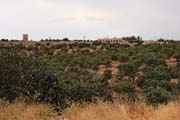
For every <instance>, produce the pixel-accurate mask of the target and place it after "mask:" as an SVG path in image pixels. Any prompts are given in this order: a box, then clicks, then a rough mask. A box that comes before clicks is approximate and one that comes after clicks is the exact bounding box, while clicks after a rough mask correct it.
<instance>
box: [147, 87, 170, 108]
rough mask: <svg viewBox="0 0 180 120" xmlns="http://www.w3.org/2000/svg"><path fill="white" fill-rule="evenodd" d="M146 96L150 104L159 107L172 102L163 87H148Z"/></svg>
mask: <svg viewBox="0 0 180 120" xmlns="http://www.w3.org/2000/svg"><path fill="white" fill-rule="evenodd" d="M144 94H145V96H146V99H147V101H148V103H150V104H152V105H155V106H157V105H158V104H161V103H163V104H167V103H168V101H169V100H170V95H169V93H168V91H166V90H164V89H163V88H161V87H157V88H154V87H148V88H147V89H145V90H144Z"/></svg>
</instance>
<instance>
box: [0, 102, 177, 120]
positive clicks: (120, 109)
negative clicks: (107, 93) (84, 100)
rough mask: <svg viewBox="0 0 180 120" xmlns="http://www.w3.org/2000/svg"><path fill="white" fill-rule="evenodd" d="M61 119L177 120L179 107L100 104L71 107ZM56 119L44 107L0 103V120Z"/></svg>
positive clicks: (54, 115) (51, 111) (21, 103)
mask: <svg viewBox="0 0 180 120" xmlns="http://www.w3.org/2000/svg"><path fill="white" fill-rule="evenodd" d="M63 116H64V117H65V118H67V119H66V120H180V103H169V104H168V105H161V106H159V107H158V108H156V109H155V108H153V107H150V106H147V105H145V104H137V105H130V104H129V105H128V104H118V103H115V104H111V103H104V102H99V103H98V104H87V105H84V106H81V107H79V105H72V106H71V107H70V108H68V109H67V110H65V111H64V113H63ZM56 117H57V116H56V114H55V112H54V111H53V110H52V108H51V107H49V106H47V105H43V104H32V105H27V104H25V103H23V102H16V103H14V104H10V103H7V102H0V120H56V119H55V118H56ZM58 120H59V119H58Z"/></svg>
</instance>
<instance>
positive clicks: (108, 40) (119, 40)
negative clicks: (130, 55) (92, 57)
mask: <svg viewBox="0 0 180 120" xmlns="http://www.w3.org/2000/svg"><path fill="white" fill-rule="evenodd" d="M97 41H100V42H102V43H119V44H129V42H128V41H126V40H123V39H122V38H116V37H114V38H100V39H97Z"/></svg>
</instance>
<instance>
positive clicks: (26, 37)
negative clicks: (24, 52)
mask: <svg viewBox="0 0 180 120" xmlns="http://www.w3.org/2000/svg"><path fill="white" fill-rule="evenodd" d="M22 41H23V42H28V34H23V40H22Z"/></svg>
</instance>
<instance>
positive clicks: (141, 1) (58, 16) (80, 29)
mask: <svg viewBox="0 0 180 120" xmlns="http://www.w3.org/2000/svg"><path fill="white" fill-rule="evenodd" d="M179 6H180V0H0V38H10V39H12V38H16V39H21V35H22V34H23V33H28V34H29V35H30V38H31V39H37V40H38V39H41V38H48V37H49V36H51V38H64V37H68V38H70V39H75V38H77V39H82V38H83V36H84V35H85V36H86V38H87V39H96V38H99V37H106V36H109V37H114V36H116V37H122V36H128V35H140V36H142V37H143V38H144V39H157V38H160V37H163V38H169V39H170V38H172V39H180V7H179Z"/></svg>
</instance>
